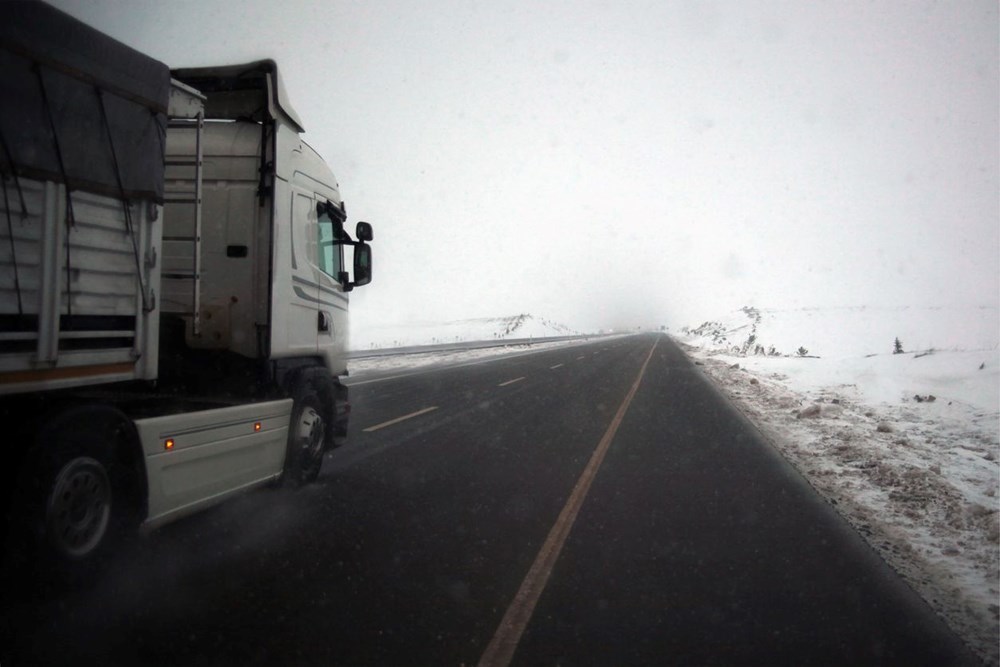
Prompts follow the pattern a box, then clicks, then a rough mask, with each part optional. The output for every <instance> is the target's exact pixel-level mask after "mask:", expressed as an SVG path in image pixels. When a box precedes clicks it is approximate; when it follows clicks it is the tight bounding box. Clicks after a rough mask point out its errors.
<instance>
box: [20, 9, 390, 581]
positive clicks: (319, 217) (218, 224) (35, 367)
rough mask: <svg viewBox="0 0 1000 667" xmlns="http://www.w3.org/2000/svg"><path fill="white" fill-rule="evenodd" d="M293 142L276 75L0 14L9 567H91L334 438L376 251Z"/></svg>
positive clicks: (78, 26) (307, 469)
mask: <svg viewBox="0 0 1000 667" xmlns="http://www.w3.org/2000/svg"><path fill="white" fill-rule="evenodd" d="M303 132H304V129H303V125H302V122H301V120H300V119H299V117H298V115H297V114H296V113H295V111H294V110H293V108H292V107H291V105H290V104H289V101H288V97H287V94H286V92H285V89H284V86H283V83H282V80H281V78H280V76H279V73H278V68H277V65H276V64H275V62H273V61H271V60H263V61H258V62H251V63H246V64H240V65H225V66H212V67H198V68H184V69H174V70H171V69H170V68H169V67H168V66H167V65H165V64H163V63H161V62H159V61H157V60H156V59H154V58H152V57H150V56H148V55H145V54H143V53H140V52H138V51H136V50H134V49H132V48H130V47H128V46H126V45H125V44H123V43H121V42H119V41H117V40H115V39H113V38H111V37H110V36H108V35H106V34H104V33H101V32H100V31H98V30H96V29H94V28H91V27H89V26H88V25H86V24H84V23H83V22H81V21H78V20H76V19H74V18H72V17H71V16H69V15H67V14H65V13H63V12H61V11H59V10H57V9H55V8H53V7H50V6H48V5H45V4H43V3H41V2H20V1H18V2H6V3H4V21H3V22H0V180H2V193H0V196H2V199H0V210H2V212H0V416H2V418H3V423H4V425H5V431H6V433H5V435H4V437H3V445H2V447H3V454H4V457H5V464H4V466H3V469H4V473H3V475H4V497H5V505H4V507H5V512H4V518H5V526H4V541H5V544H4V549H5V556H9V557H10V558H11V559H13V561H15V562H19V563H22V564H24V563H33V564H36V565H39V567H41V569H42V570H44V571H46V572H57V573H80V572H88V571H90V570H91V568H92V567H93V566H94V564H96V563H100V562H103V561H106V560H107V559H106V556H107V555H108V554H109V553H110V552H111V551H112V550H113V549H114V548H115V546H116V544H117V543H118V541H119V540H120V539H121V538H122V537H124V536H126V535H128V534H134V533H136V532H137V531H148V530H151V529H155V528H156V527H158V526H161V525H163V524H165V523H167V522H170V521H173V520H175V519H177V518H180V517H182V516H185V515H188V514H190V513H192V512H195V511H198V510H200V509H202V508H205V507H208V506H210V505H212V504H215V503H218V502H220V501H222V500H224V499H226V498H228V497H230V496H232V495H234V494H237V493H241V492H244V491H246V490H248V489H251V488H254V487H258V486H262V485H267V484H269V483H271V484H275V483H278V484H288V485H292V486H298V485H303V484H306V483H309V482H311V481H313V480H315V479H316V478H317V476H318V475H319V472H320V468H321V466H322V464H323V458H324V456H325V454H326V453H327V452H328V451H329V450H331V449H332V448H334V447H336V446H338V445H339V444H341V443H342V442H343V441H344V438H345V437H346V434H347V425H348V417H349V413H350V402H349V396H348V389H347V387H346V386H345V384H344V382H343V379H344V377H345V376H346V375H347V367H346V345H347V333H348V326H347V325H348V319H347V318H348V304H349V293H350V292H351V291H352V290H353V289H354V288H355V287H359V286H362V285H365V284H367V283H369V282H370V281H371V276H372V254H371V246H370V245H369V242H370V241H372V238H373V233H372V227H371V225H370V224H368V223H365V222H358V223H357V225H356V229H355V238H352V237H351V236H350V234H349V232H347V231H346V230H345V224H346V221H347V209H346V206H345V204H344V201H343V199H341V196H340V189H339V185H338V183H337V181H336V179H335V178H334V175H333V173H332V172H331V170H330V168H329V167H328V166H327V164H326V163H325V162H324V161H323V159H322V158H321V157H320V156H319V154H318V153H317V152H316V151H315V150H313V148H311V147H310V146H309V145H308V144H306V143H305V142H304V141H303V139H302V136H301V135H302V134H303ZM349 269H350V270H349Z"/></svg>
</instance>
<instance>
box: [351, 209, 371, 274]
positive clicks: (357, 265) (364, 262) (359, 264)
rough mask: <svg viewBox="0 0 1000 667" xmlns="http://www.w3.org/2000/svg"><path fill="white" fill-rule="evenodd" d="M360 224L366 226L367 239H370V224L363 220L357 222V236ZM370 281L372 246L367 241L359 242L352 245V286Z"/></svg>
mask: <svg viewBox="0 0 1000 667" xmlns="http://www.w3.org/2000/svg"><path fill="white" fill-rule="evenodd" d="M361 225H366V226H367V227H368V240H371V225H369V224H368V223H365V222H359V223H358V238H363V237H362V235H361ZM371 281H372V247H371V246H370V245H368V244H367V243H359V244H358V245H356V246H354V285H353V286H354V287H360V286H362V285H367V284H368V283H370V282H371Z"/></svg>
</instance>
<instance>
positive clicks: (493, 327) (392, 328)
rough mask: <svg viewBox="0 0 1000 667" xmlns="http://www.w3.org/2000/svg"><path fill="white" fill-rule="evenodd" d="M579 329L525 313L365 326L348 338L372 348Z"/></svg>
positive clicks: (356, 346) (360, 346)
mask: <svg viewBox="0 0 1000 667" xmlns="http://www.w3.org/2000/svg"><path fill="white" fill-rule="evenodd" d="M579 333H580V332H578V331H574V330H573V329H571V328H569V327H567V326H565V325H563V324H559V323H558V322H553V321H551V320H547V319H545V318H543V317H535V316H534V315H530V314H527V313H521V314H519V315H509V316H506V317H480V318H475V319H468V320H454V321H451V322H408V323H402V324H383V325H375V326H368V327H366V328H365V330H364V331H363V332H356V333H354V334H353V337H352V339H351V346H350V347H351V349H352V350H373V349H382V348H390V347H404V346H409V345H435V344H442V343H465V342H473V341H484V340H486V341H489V340H507V339H518V338H550V337H553V336H572V335H576V334H579Z"/></svg>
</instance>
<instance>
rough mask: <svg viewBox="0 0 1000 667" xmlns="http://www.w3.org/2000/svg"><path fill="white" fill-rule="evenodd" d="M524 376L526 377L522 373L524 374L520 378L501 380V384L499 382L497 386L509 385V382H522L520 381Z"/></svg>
mask: <svg viewBox="0 0 1000 667" xmlns="http://www.w3.org/2000/svg"><path fill="white" fill-rule="evenodd" d="M524 378H525V376H524V375H522V376H521V377H519V378H514V379H513V380H507V381H506V382H501V383H500V384H498V385H497V386H498V387H506V386H507V385H509V384H514V383H515V382H520V381H521V380H523V379H524Z"/></svg>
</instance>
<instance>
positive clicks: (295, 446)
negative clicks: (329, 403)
mask: <svg viewBox="0 0 1000 667" xmlns="http://www.w3.org/2000/svg"><path fill="white" fill-rule="evenodd" d="M325 442H326V422H325V420H324V419H323V408H322V405H321V403H320V400H319V397H318V396H317V395H316V393H315V392H314V391H312V390H311V389H310V390H307V391H305V392H303V394H302V395H301V396H300V397H298V398H296V400H295V406H294V407H293V408H292V419H291V422H290V423H289V425H288V451H287V453H286V454H285V471H284V476H283V481H284V482H285V483H286V484H288V485H290V486H302V485H304V484H308V483H310V482H313V481H315V480H316V478H317V477H319V471H320V468H321V467H323V454H324V451H325V449H326V445H325Z"/></svg>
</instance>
